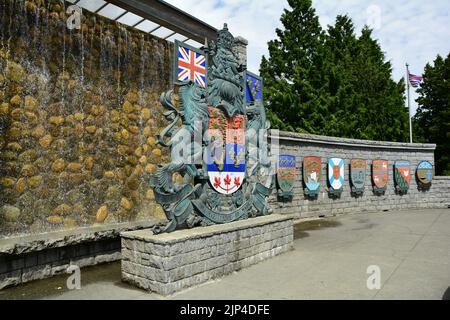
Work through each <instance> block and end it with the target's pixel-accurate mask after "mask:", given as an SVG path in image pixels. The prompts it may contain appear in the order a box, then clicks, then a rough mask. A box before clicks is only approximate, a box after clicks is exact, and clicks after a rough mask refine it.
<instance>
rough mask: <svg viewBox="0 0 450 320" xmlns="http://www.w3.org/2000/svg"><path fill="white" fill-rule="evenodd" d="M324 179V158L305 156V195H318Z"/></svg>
mask: <svg viewBox="0 0 450 320" xmlns="http://www.w3.org/2000/svg"><path fill="white" fill-rule="evenodd" d="M321 180H322V158H320V157H305V158H304V159H303V182H304V183H305V187H306V188H305V195H306V196H307V197H312V198H314V197H317V196H318V195H319V192H320V181H321Z"/></svg>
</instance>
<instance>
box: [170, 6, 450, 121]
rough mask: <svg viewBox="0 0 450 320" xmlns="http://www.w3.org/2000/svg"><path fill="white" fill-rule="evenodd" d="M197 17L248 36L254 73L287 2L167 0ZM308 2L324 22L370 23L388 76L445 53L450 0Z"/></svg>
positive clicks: (418, 70) (449, 43) (449, 41)
mask: <svg viewBox="0 0 450 320" xmlns="http://www.w3.org/2000/svg"><path fill="white" fill-rule="evenodd" d="M166 1H167V2H169V3H171V4H172V5H174V6H176V7H178V8H180V9H181V10H184V11H186V12H188V13H189V14H191V15H193V16H195V17H197V18H198V19H200V20H203V21H205V22H206V23H208V24H210V25H212V26H213V27H215V28H218V29H219V28H221V27H222V26H223V23H224V22H226V23H228V27H229V29H230V31H231V33H233V35H234V36H242V37H244V38H246V39H247V40H248V41H249V46H248V53H247V54H248V69H249V70H250V71H253V72H255V73H259V65H260V62H261V57H262V56H263V55H265V56H267V55H268V50H267V42H268V41H270V40H272V39H275V38H276V33H275V29H276V28H281V29H282V25H281V22H280V17H281V14H282V13H283V10H284V9H285V8H289V5H288V3H287V1H286V0H166ZM313 7H314V8H315V9H316V12H317V14H318V16H319V19H320V22H321V24H322V26H323V27H324V28H326V26H327V25H329V24H333V22H334V21H335V18H336V16H337V15H339V14H348V15H349V16H350V17H351V18H352V19H353V22H354V23H355V27H356V31H357V33H358V34H359V33H360V30H361V29H362V27H363V26H364V25H366V24H367V25H369V26H370V27H371V28H373V29H374V33H373V36H374V38H376V39H378V41H379V42H380V44H381V48H382V50H383V51H384V52H385V53H386V59H387V60H389V61H391V63H392V65H393V78H394V80H395V81H398V80H400V78H402V77H404V76H405V74H406V69H405V64H406V62H408V64H409V65H410V72H411V73H413V74H416V75H421V74H422V73H423V70H424V68H425V65H426V64H427V63H428V62H430V63H431V62H433V61H434V59H435V58H436V56H437V55H438V54H440V55H441V56H447V55H448V54H449V53H450V2H449V1H448V0H432V1H421V0H374V1H362V0H359V1H358V0H333V1H330V0H313ZM416 98H417V94H416V93H415V91H414V90H412V91H411V110H412V113H413V114H414V113H415V110H416V108H417V103H416V102H415V101H414V100H415V99H416Z"/></svg>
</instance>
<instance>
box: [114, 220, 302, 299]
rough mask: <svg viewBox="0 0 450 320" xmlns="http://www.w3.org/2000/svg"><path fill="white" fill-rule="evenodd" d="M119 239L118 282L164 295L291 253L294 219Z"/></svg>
mask: <svg viewBox="0 0 450 320" xmlns="http://www.w3.org/2000/svg"><path fill="white" fill-rule="evenodd" d="M121 236H122V279H123V280H124V281H126V282H130V283H132V284H134V285H136V286H138V287H140V288H143V289H145V290H149V291H153V292H156V293H159V294H162V295H170V294H173V293H175V292H177V291H180V290H183V289H187V288H189V287H192V286H195V285H199V284H201V283H203V282H206V281H209V280H212V279H216V278H220V277H223V276H224V275H227V274H230V273H232V272H233V271H238V270H240V269H242V268H245V267H248V266H250V265H252V264H256V263H258V262H260V261H263V260H266V259H268V258H271V257H274V256H276V255H278V254H281V253H283V252H286V251H288V250H290V249H292V248H293V241H294V228H293V219H292V216H282V215H270V216H265V217H258V218H254V219H249V220H244V221H238V222H233V223H229V224H225V225H216V226H210V227H202V228H198V229H196V230H195V232H192V231H191V230H184V231H176V232H174V233H172V234H162V235H157V236H154V235H152V234H151V233H149V232H148V231H146V230H144V231H133V232H125V233H122V234H121Z"/></svg>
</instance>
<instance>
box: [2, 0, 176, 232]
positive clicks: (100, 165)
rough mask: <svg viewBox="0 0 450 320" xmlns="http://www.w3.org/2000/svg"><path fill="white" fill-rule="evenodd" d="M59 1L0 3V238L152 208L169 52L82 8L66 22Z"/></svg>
mask: <svg viewBox="0 0 450 320" xmlns="http://www.w3.org/2000/svg"><path fill="white" fill-rule="evenodd" d="M67 5H68V4H67ZM65 6H66V4H65V3H64V2H62V1H57V0H39V1H38V0H34V1H25V0H2V1H1V3H0V238H1V237H5V236H11V235H20V234H29V233H33V234H34V233H42V232H46V231H50V230H58V229H71V228H77V227H85V226H91V225H94V224H99V223H101V224H109V223H116V222H128V221H140V220H145V219H147V218H148V217H149V216H152V215H153V216H155V215H157V216H158V215H159V216H162V211H161V208H160V207H158V206H157V205H156V204H155V203H154V202H153V200H152V199H153V193H152V191H151V189H150V188H149V186H148V180H147V177H146V175H147V174H149V173H153V172H154V171H155V170H156V164H157V163H159V162H161V161H167V159H168V155H167V153H166V151H165V150H162V149H161V148H160V147H158V146H156V143H155V139H154V136H155V134H156V133H158V132H159V131H160V129H161V127H162V126H163V125H164V124H166V122H165V120H164V119H163V118H162V112H161V111H162V110H161V108H162V107H161V105H160V103H159V95H160V94H161V93H162V92H163V91H165V90H167V89H168V88H170V86H171V80H170V79H171V77H170V74H171V61H172V59H171V55H172V48H171V46H170V44H169V43H167V42H166V41H163V40H160V39H156V38H153V37H152V36H150V35H148V34H144V33H141V32H139V31H137V30H135V29H131V28H127V27H124V26H122V25H119V24H116V23H115V22H113V21H111V20H108V19H104V18H102V17H100V16H97V15H93V14H90V13H89V12H87V11H83V16H82V21H81V22H82V24H81V29H80V30H78V29H73V30H69V29H68V28H67V27H66V20H67V18H68V17H67V16H66V14H65V12H66V8H65Z"/></svg>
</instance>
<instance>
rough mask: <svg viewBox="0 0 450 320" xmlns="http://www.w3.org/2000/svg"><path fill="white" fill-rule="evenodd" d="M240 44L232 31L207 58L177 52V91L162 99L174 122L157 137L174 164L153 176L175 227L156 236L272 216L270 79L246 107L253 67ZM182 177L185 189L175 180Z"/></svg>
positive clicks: (165, 226) (163, 227) (258, 85)
mask: <svg viewBox="0 0 450 320" xmlns="http://www.w3.org/2000/svg"><path fill="white" fill-rule="evenodd" d="M234 45H235V40H234V37H233V35H232V34H231V33H230V32H229V31H228V28H227V26H226V25H225V26H224V28H223V29H222V30H220V31H219V32H218V35H217V40H216V41H212V42H211V43H209V45H208V44H207V45H205V49H204V51H202V52H201V53H198V52H195V51H194V50H191V51H188V49H190V48H188V47H184V45H183V46H182V45H180V44H178V45H177V47H176V50H178V55H177V56H176V57H175V59H176V62H175V65H176V66H177V68H176V71H175V72H178V74H177V80H178V81H177V82H175V84H176V85H177V87H176V88H175V90H169V91H167V92H165V93H163V94H162V95H161V99H160V100H161V104H162V105H163V107H164V108H166V109H167V111H166V112H165V113H164V116H165V118H166V119H167V120H168V121H169V122H170V124H169V125H168V126H167V127H166V128H165V129H164V130H162V132H161V133H160V134H159V135H157V139H158V144H159V145H161V146H163V147H167V148H170V154H171V162H170V163H167V164H161V165H159V167H158V170H157V173H156V174H153V175H151V176H150V177H149V179H150V185H151V186H152V188H153V191H154V195H155V201H156V202H157V203H158V204H159V205H161V206H162V208H163V209H164V212H165V214H166V217H167V220H168V223H162V224H159V225H157V226H156V227H155V228H154V229H153V232H154V233H162V232H172V231H175V230H176V229H178V228H181V227H188V228H193V227H196V226H208V225H212V224H221V223H228V222H233V221H237V220H241V219H247V218H251V217H256V216H260V215H267V214H270V213H272V210H271V209H270V207H269V204H268V198H269V196H270V195H271V193H272V191H273V187H274V181H275V176H274V172H273V170H272V168H273V167H274V165H272V163H271V160H270V159H271V158H270V152H269V146H268V142H267V130H268V129H269V128H270V122H269V121H267V118H266V113H265V109H264V103H263V100H262V79H259V81H256V82H255V79H256V80H258V79H257V77H256V76H253V78H252V79H254V80H252V81H249V84H250V82H251V84H252V86H250V88H251V89H252V90H253V93H254V99H251V101H246V99H245V92H246V89H245V81H244V74H245V71H246V67H245V65H241V64H240V63H239V60H238V58H237V55H236V53H235V52H236V51H235V50H234ZM181 47H183V48H181ZM202 55H204V56H202ZM209 62H210V63H209ZM203 67H204V69H206V70H204V69H202V68H203ZM174 95H176V96H177V97H178V99H174ZM174 100H178V101H179V103H175V101H174ZM249 149H252V150H253V149H256V150H258V152H256V153H253V152H250V151H249ZM175 173H178V174H179V175H181V176H182V177H183V178H184V179H183V182H182V183H180V180H177V181H174V179H173V176H174V174H175Z"/></svg>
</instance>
